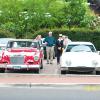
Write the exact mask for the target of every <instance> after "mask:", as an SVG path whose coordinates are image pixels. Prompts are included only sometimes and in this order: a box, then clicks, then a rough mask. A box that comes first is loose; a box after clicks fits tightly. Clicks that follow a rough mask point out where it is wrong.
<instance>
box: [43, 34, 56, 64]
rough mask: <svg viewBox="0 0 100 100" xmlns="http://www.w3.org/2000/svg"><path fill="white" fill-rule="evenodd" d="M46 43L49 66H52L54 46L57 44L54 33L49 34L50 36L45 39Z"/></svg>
mask: <svg viewBox="0 0 100 100" xmlns="http://www.w3.org/2000/svg"><path fill="white" fill-rule="evenodd" d="M43 42H44V43H46V52H47V64H49V63H50V64H52V63H53V54H54V46H55V43H56V40H55V38H54V37H53V36H52V32H49V33H48V36H47V37H46V38H45V39H44V41H43ZM49 58H50V62H49Z"/></svg>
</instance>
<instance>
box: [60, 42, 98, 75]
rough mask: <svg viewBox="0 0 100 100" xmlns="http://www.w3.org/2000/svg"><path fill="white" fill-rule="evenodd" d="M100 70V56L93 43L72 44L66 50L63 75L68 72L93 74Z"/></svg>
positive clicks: (62, 63)
mask: <svg viewBox="0 0 100 100" xmlns="http://www.w3.org/2000/svg"><path fill="white" fill-rule="evenodd" d="M99 70H100V55H99V53H98V52H97V51H96V48H95V46H94V45H93V44H92V43H91V42H70V43H68V45H67V46H66V48H65V49H64V51H63V53H62V56H61V62H60V71H61V74H62V73H65V72H68V71H77V72H92V73H94V74H96V71H99Z"/></svg>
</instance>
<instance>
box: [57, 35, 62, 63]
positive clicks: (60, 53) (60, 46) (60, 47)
mask: <svg viewBox="0 0 100 100" xmlns="http://www.w3.org/2000/svg"><path fill="white" fill-rule="evenodd" d="M56 48H57V64H60V56H61V55H62V50H63V40H62V34H59V38H58V40H57V42H56Z"/></svg>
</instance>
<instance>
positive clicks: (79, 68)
mask: <svg viewBox="0 0 100 100" xmlns="http://www.w3.org/2000/svg"><path fill="white" fill-rule="evenodd" d="M60 69H61V70H68V71H75V72H91V71H93V70H96V68H94V67H61V68H60Z"/></svg>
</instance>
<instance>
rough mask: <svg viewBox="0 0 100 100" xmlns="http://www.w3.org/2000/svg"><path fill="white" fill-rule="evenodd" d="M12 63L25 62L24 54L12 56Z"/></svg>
mask: <svg viewBox="0 0 100 100" xmlns="http://www.w3.org/2000/svg"><path fill="white" fill-rule="evenodd" d="M10 62H11V64H24V57H23V56H16V57H10Z"/></svg>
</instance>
